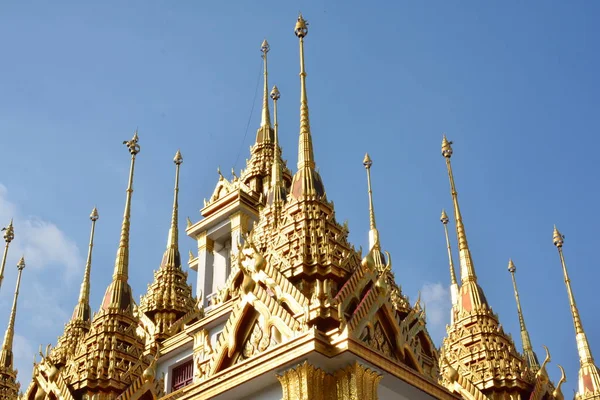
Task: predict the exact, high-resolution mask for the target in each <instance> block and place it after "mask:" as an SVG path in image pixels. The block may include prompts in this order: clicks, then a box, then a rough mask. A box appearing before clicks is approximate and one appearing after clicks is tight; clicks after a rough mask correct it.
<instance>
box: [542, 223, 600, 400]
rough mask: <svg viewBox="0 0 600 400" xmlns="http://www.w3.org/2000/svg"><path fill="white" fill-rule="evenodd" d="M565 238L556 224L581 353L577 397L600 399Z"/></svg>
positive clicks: (555, 235) (554, 239)
mask: <svg viewBox="0 0 600 400" xmlns="http://www.w3.org/2000/svg"><path fill="white" fill-rule="evenodd" d="M564 239H565V237H564V236H563V235H562V234H561V233H560V232H559V231H558V229H557V228H556V225H554V232H553V234H552V242H553V243H554V245H555V246H556V248H557V249H558V255H559V257H560V262H561V264H562V269H563V275H564V279H565V286H566V287H567V294H568V296H569V305H570V306H571V314H572V315H573V324H574V325H575V334H576V336H575V337H576V340H577V351H578V353H579V365H580V367H579V390H578V391H577V395H576V396H575V398H576V399H600V372H599V371H598V367H597V366H596V365H595V364H594V357H592V351H591V349H590V344H589V342H588V340H587V336H586V335H585V332H584V330H583V325H582V323H581V317H580V316H579V310H578V309H577V304H576V303H575V296H574V295H573V290H572V289H571V280H570V279H569V273H568V272H567V264H566V263H565V257H564V255H563V251H562V247H563V244H564Z"/></svg>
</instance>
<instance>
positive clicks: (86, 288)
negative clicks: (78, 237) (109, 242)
mask: <svg viewBox="0 0 600 400" xmlns="http://www.w3.org/2000/svg"><path fill="white" fill-rule="evenodd" d="M98 218H100V217H99V215H98V210H97V209H96V207H94V209H93V210H92V213H91V214H90V220H91V221H92V229H91V232H90V243H89V245H88V255H87V262H86V263H85V272H84V274H83V282H81V289H80V291H79V301H78V302H77V305H76V306H75V310H74V311H73V317H72V318H71V319H72V320H80V321H84V322H89V321H90V320H91V311H90V272H91V269H92V249H93V247H94V231H95V229H96V221H98Z"/></svg>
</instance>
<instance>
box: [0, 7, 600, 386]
mask: <svg viewBox="0 0 600 400" xmlns="http://www.w3.org/2000/svg"><path fill="white" fill-rule="evenodd" d="M225 3H226V2H194V1H179V2H167V1H129V2H119V1H105V2H94V3H93V4H92V3H90V2H87V4H85V5H84V4H81V3H80V2H75V1H73V2H67V1H58V2H52V4H50V3H48V2H41V1H31V2H11V3H8V2H5V3H4V4H3V5H2V12H1V13H0V37H1V38H2V39H1V40H2V46H1V52H2V63H0V93H1V95H0V149H1V150H2V164H1V165H2V174H0V184H1V185H2V186H1V187H0V218H2V222H1V224H2V225H4V224H5V223H7V222H8V218H10V217H11V216H13V215H14V217H15V224H16V232H17V233H16V235H17V239H15V242H14V245H13V247H14V250H13V251H12V252H11V257H10V260H9V263H10V264H9V265H8V266H7V273H6V279H5V281H4V283H3V286H2V289H1V291H0V327H3V326H4V325H5V323H6V321H7V320H8V316H7V314H8V309H9V305H10V303H11V301H12V300H11V299H12V292H13V290H14V278H15V270H16V268H15V267H14V265H15V263H16V260H17V258H18V256H20V252H22V251H23V252H25V255H26V258H27V259H28V260H29V264H28V267H27V269H26V270H25V271H24V276H23V285H22V291H21V293H22V297H21V301H20V306H19V313H18V316H17V334H18V337H17V339H16V342H17V343H16V345H15V347H16V349H15V351H16V352H17V357H18V360H17V366H18V367H19V369H20V370H21V371H20V374H19V376H20V377H21V378H22V379H25V380H26V381H23V386H24V387H26V386H27V384H28V381H29V377H30V375H31V359H32V355H33V352H34V349H35V350H37V346H38V344H39V343H44V344H47V343H55V340H56V337H57V336H58V335H59V334H60V333H61V332H62V327H63V324H64V323H65V322H66V321H67V320H68V318H69V317H70V314H71V312H72V309H73V306H74V304H75V302H76V298H77V294H78V291H79V284H80V281H81V276H82V273H83V266H84V259H85V254H86V251H87V248H86V247H87V242H88V234H89V219H88V215H89V213H90V210H91V208H92V207H93V206H94V205H97V206H98V209H99V212H100V220H99V221H98V224H97V236H96V246H95V253H94V262H93V271H92V281H93V282H92V308H93V309H94V310H97V309H98V307H99V303H100V298H101V296H102V295H103V293H104V290H105V288H106V286H107V285H108V283H109V281H110V277H111V274H112V268H113V265H114V257H115V251H116V248H117V244H118V238H119V229H120V224H121V217H122V211H123V205H124V200H125V188H126V181H127V170H128V164H129V161H128V159H129V157H128V153H127V150H126V149H125V147H124V146H123V145H122V144H121V142H122V141H123V140H126V139H129V138H130V137H131V135H132V133H133V131H134V129H135V128H136V127H139V130H140V144H141V147H142V151H141V153H140V155H139V157H138V163H137V168H136V177H135V183H134V189H135V192H134V194H133V211H132V228H131V233H132V237H131V267H130V271H131V285H132V287H133V289H134V292H135V294H136V299H137V298H139V295H141V294H143V293H144V291H145V289H146V285H147V284H148V283H150V282H151V280H152V271H153V270H154V269H156V268H157V267H158V266H159V263H160V260H161V254H162V251H163V249H164V246H165V244H166V238H167V229H168V226H169V218H170V211H171V201H172V186H173V178H174V166H173V163H172V158H173V155H174V153H175V151H176V150H177V149H178V148H180V149H181V151H182V153H183V156H184V159H185V162H184V164H183V166H182V173H181V174H182V175H181V191H180V210H181V221H180V225H181V226H182V227H184V226H185V217H186V216H190V218H191V219H192V220H193V221H197V220H198V219H199V209H200V208H202V205H203V198H207V197H210V195H211V193H212V190H213V188H214V185H215V183H216V181H217V174H216V168H217V166H219V165H220V166H221V169H222V170H223V171H224V172H228V171H229V170H230V169H231V167H232V166H234V164H235V167H236V170H237V171H239V169H240V168H242V167H243V162H244V159H245V158H246V157H247V156H248V154H249V152H248V147H249V146H250V145H251V144H252V141H253V139H254V135H255V132H256V128H257V127H258V124H259V120H260V116H259V113H258V108H255V109H254V113H253V114H252V116H251V121H250V128H249V130H248V134H247V136H245V131H246V125H247V123H248V119H249V117H250V111H251V109H252V106H253V100H254V95H255V88H256V84H257V78H258V74H259V70H260V65H261V59H260V51H259V48H260V43H261V41H262V40H263V38H265V37H266V38H268V40H269V42H270V44H271V52H270V53H269V61H270V62H269V66H270V71H269V72H270V75H269V77H270V85H272V84H277V85H278V86H279V89H280V90H281V93H282V97H281V100H280V107H279V109H280V130H281V139H280V141H281V143H282V145H283V148H284V157H285V158H286V159H288V160H289V161H288V165H289V166H290V167H291V168H292V169H294V170H295V164H296V160H297V156H296V151H297V135H298V126H299V83H298V71H299V65H298V43H297V39H296V38H295V36H294V34H293V27H294V23H295V19H296V16H297V12H298V7H301V10H302V12H303V13H304V16H305V18H306V19H307V20H308V21H309V22H310V26H309V34H308V37H307V38H306V57H307V58H306V68H307V72H308V96H309V106H310V111H311V123H312V130H313V136H314V145H315V156H316V161H317V165H318V167H319V168H320V171H321V174H322V176H323V180H324V183H325V186H326V189H327V193H328V196H329V198H330V199H332V200H334V202H335V206H336V212H337V218H338V220H339V221H340V222H342V221H344V220H346V219H348V220H349V225H350V229H351V240H352V241H353V243H354V244H355V245H356V246H357V247H358V246H360V245H362V246H363V247H366V245H367V230H368V214H367V208H368V202H367V195H366V179H365V172H364V168H363V167H362V164H361V161H362V158H363V156H364V153H365V151H369V153H370V154H371V156H372V158H373V160H374V166H373V170H372V171H373V185H374V195H375V208H376V213H377V220H378V223H379V227H380V231H381V238H382V242H383V245H384V247H385V248H386V249H387V250H389V251H390V252H391V253H392V255H393V260H394V269H395V272H396V277H397V279H398V281H399V283H400V284H401V285H402V288H403V290H404V292H405V293H407V294H408V295H409V296H410V298H411V300H412V301H414V300H415V298H416V294H417V291H418V290H423V291H424V297H425V298H426V300H427V302H428V303H429V304H428V310H429V316H430V317H431V319H432V320H431V321H430V330H431V332H432V335H433V336H434V338H435V340H436V342H437V343H438V344H439V343H440V339H441V337H442V335H443V332H444V328H443V326H444V324H445V323H446V322H447V321H448V320H449V316H448V312H447V309H448V304H449V298H448V297H447V286H448V282H449V274H448V267H447V257H446V252H445V243H444V237H443V230H442V226H441V224H440V222H439V214H440V210H441V208H442V207H446V208H447V209H450V206H451V201H450V194H449V185H448V180H447V175H446V170H445V165H444V160H443V158H442V157H441V155H440V141H441V136H442V133H443V132H446V133H447V134H448V137H449V139H451V140H453V141H454V143H455V145H454V148H455V155H454V157H453V163H454V164H453V165H454V168H455V175H456V181H457V185H458V192H459V194H460V201H461V205H462V208H463V214H464V220H465V223H466V228H467V234H468V238H469V242H470V244H471V247H472V252H473V257H474V261H475V267H476V271H477V273H478V275H479V279H480V283H481V286H482V287H483V289H484V291H485V293H486V295H487V297H488V299H489V302H490V303H491V305H492V307H493V308H494V310H495V311H496V312H497V313H498V314H499V315H500V319H501V322H502V324H503V325H504V327H505V328H506V329H507V330H508V331H509V332H512V334H513V336H514V338H515V340H516V341H517V346H518V348H519V349H520V348H521V343H520V339H519V334H518V332H519V331H518V322H517V316H516V310H515V309H516V307H515V302H514V298H513V292H512V286H511V282H510V276H509V273H508V272H507V270H506V266H507V263H508V259H509V257H512V258H513V259H514V261H515V264H516V266H517V270H518V271H517V278H518V282H519V286H520V289H521V300H522V303H523V307H524V312H525V318H526V322H527V324H528V327H529V330H530V332H531V336H532V341H533V344H534V347H535V349H536V351H537V352H538V355H539V356H540V357H541V358H543V350H542V347H541V346H542V345H543V344H545V345H547V346H548V347H549V348H550V350H551V352H552V356H553V362H552V364H551V366H550V367H549V371H550V374H551V376H552V377H553V378H554V379H557V378H558V369H557V367H556V363H560V364H562V365H564V366H565V368H566V370H567V374H568V380H569V382H568V384H567V385H565V394H566V396H567V397H570V396H571V394H572V389H573V388H574V387H575V385H576V381H577V370H578V360H577V353H576V346H575V335H574V330H573V326H572V321H571V315H570V312H569V307H568V303H567V295H566V291H565V288H564V283H563V280H562V273H561V269H560V264H559V260H558V256H557V254H556V249H555V248H554V247H553V245H552V241H551V238H552V225H553V224H554V223H556V224H557V225H558V227H559V229H561V230H562V231H563V233H564V234H565V235H566V242H565V254H566V259H567V262H568V265H569V267H570V273H571V279H572V281H573V288H574V291H575V295H576V298H577V299H578V301H579V307H580V310H581V314H582V317H583V323H584V327H585V329H586V331H587V334H588V337H589V339H590V341H591V345H592V350H593V351H594V352H595V354H596V356H597V357H600V320H599V319H598V313H597V310H596V309H595V307H594V303H595V302H596V303H597V300H594V299H595V298H597V290H598V279H599V278H600V273H599V272H598V269H597V268H596V267H597V253H596V252H597V249H598V248H600V243H599V239H598V235H597V229H598V224H597V221H596V220H595V218H596V214H597V209H598V208H597V205H598V204H599V203H600V191H599V190H598V187H597V185H596V184H595V183H596V182H597V176H598V164H597V162H595V159H596V158H597V156H598V154H597V153H598V150H597V147H598V146H597V137H598V132H597V131H598V126H600V113H599V112H598V109H599V108H600V100H599V98H598V93H599V89H600V78H599V75H598V71H599V70H600V56H599V55H598V54H599V53H598V44H597V42H598V38H599V37H600V32H599V28H598V24H597V17H598V15H600V3H597V2H593V1H579V2H570V3H567V2H559V1H533V2H517V1H503V2H499V1H498V2H445V1H430V2H415V1H398V2H387V3H386V2H379V3H378V4H377V5H374V4H373V2H371V3H369V2H365V1H353V2H349V1H346V2H333V1H322V2H311V1H307V2H302V4H299V5H295V6H289V5H288V3H287V2H281V1H277V2H247V1H239V2H227V4H225ZM259 104H260V98H257V103H256V106H257V107H259ZM240 150H241V156H240V157H239V160H237V155H238V153H239V152H240ZM236 160H237V164H236ZM453 242H454V237H453ZM180 245H181V249H182V253H183V254H184V257H183V258H184V259H187V251H188V250H189V249H194V248H195V244H194V242H193V241H192V240H191V239H189V238H187V237H185V236H184V235H183V234H182V235H181V240H180ZM455 254H456V251H455ZM190 277H191V279H190V281H194V280H195V273H194V272H191V273H190Z"/></svg>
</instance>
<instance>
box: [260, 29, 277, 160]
mask: <svg viewBox="0 0 600 400" xmlns="http://www.w3.org/2000/svg"><path fill="white" fill-rule="evenodd" d="M270 49H271V47H270V46H269V43H268V42H267V39H265V40H263V42H262V44H261V45H260V51H261V53H262V59H263V77H264V78H263V81H264V82H263V102H262V111H261V115H260V127H259V128H258V130H257V131H256V144H262V143H264V144H267V143H268V144H270V143H272V141H273V128H271V115H270V113H269V80H268V75H269V73H268V70H267V53H268V52H269V50H270ZM256 150H258V149H256Z"/></svg>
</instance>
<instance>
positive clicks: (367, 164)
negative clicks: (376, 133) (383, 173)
mask: <svg viewBox="0 0 600 400" xmlns="http://www.w3.org/2000/svg"><path fill="white" fill-rule="evenodd" d="M363 165H364V166H365V168H366V169H369V168H371V165H373V161H371V157H369V153H365V158H364V159H363Z"/></svg>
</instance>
